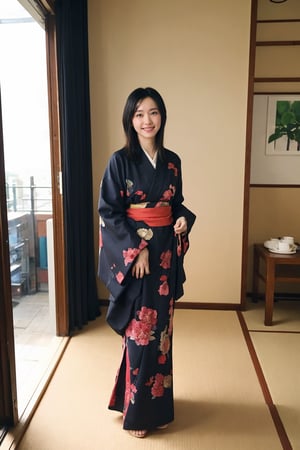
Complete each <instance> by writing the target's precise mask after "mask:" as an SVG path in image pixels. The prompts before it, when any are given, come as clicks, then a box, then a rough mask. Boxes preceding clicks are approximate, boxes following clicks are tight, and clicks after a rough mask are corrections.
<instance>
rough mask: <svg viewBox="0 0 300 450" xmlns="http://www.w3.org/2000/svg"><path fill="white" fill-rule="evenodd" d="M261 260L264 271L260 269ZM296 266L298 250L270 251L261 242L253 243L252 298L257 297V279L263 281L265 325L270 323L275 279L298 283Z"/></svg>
mask: <svg viewBox="0 0 300 450" xmlns="http://www.w3.org/2000/svg"><path fill="white" fill-rule="evenodd" d="M262 261H263V262H264V266H265V267H264V271H262V270H261V262H262ZM280 266H281V267H280ZM296 266H300V252H296V253H294V254H291V255H288V254H287V255H284V254H278V253H272V252H270V251H269V250H268V249H266V248H265V247H264V246H263V244H254V255H253V287H252V293H253V299H255V298H257V296H258V293H259V290H258V287H259V280H262V281H263V282H264V283H265V322H264V323H265V325H272V318H273V307H274V291H275V283H276V281H284V282H289V283H300V267H299V268H297V267H296ZM295 269H296V270H295Z"/></svg>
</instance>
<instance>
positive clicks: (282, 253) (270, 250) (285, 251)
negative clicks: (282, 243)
mask: <svg viewBox="0 0 300 450" xmlns="http://www.w3.org/2000/svg"><path fill="white" fill-rule="evenodd" d="M268 250H269V252H271V253H278V254H279V255H293V254H294V253H296V249H293V250H290V251H288V250H276V249H275V248H268Z"/></svg>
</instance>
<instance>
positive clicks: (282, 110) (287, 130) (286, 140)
mask: <svg viewBox="0 0 300 450" xmlns="http://www.w3.org/2000/svg"><path fill="white" fill-rule="evenodd" d="M266 154H267V155H270V156H276V155H283V156H291V155H294V156H300V95H299V96H295V95H284V96H283V95H280V96H278V95H269V96H268V107H267V133H266Z"/></svg>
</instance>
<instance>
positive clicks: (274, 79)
mask: <svg viewBox="0 0 300 450" xmlns="http://www.w3.org/2000/svg"><path fill="white" fill-rule="evenodd" d="M299 82H300V78H299V77H257V78H254V83H299Z"/></svg>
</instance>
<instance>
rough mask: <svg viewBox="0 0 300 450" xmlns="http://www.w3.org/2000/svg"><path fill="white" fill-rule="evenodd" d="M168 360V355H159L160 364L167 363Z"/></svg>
mask: <svg viewBox="0 0 300 450" xmlns="http://www.w3.org/2000/svg"><path fill="white" fill-rule="evenodd" d="M166 361H167V357H166V355H159V357H158V364H165V363H166Z"/></svg>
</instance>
